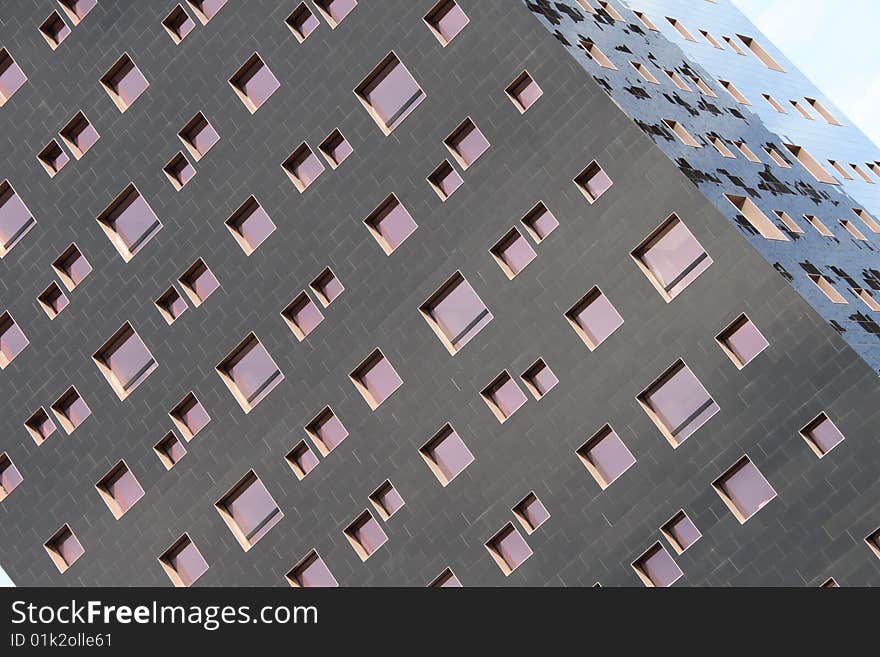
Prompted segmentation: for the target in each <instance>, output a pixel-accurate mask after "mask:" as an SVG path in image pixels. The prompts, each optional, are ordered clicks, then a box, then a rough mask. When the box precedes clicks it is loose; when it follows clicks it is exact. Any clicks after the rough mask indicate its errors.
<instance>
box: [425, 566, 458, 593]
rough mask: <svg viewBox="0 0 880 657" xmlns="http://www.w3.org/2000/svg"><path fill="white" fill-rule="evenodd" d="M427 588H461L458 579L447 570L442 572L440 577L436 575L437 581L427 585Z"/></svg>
mask: <svg viewBox="0 0 880 657" xmlns="http://www.w3.org/2000/svg"><path fill="white" fill-rule="evenodd" d="M428 586H430V587H432V588H438V589H442V588H461V582H460V581H459V579H458V577H456V576H455V573H453V572H452V571H451V570H449V568H447V569H446V570H444V571H443V572H442V573H440V575H438V577H437V579H435V580H434V581H433V582H431V583H430V584H428Z"/></svg>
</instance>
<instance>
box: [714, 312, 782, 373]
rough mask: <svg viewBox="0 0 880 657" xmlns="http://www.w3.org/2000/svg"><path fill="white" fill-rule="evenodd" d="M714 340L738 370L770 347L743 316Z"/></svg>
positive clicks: (759, 332)
mask: <svg viewBox="0 0 880 657" xmlns="http://www.w3.org/2000/svg"><path fill="white" fill-rule="evenodd" d="M715 340H716V341H717V342H718V344H719V345H720V346H721V349H722V350H723V351H724V353H725V354H727V357H728V358H730V360H732V361H733V364H734V365H736V368H737V369H739V370H741V369H742V368H744V367H745V366H746V365H748V364H749V363H751V362H752V360H754V358H755V357H756V356H757V355H758V354H760V353H761V352H762V351H764V350H765V349H766V348H767V347H768V346H770V343H769V342H767V338H765V337H764V336H763V335H762V334H761V331H759V330H758V327H757V326H755V325H754V324H753V323H752V320H750V319H749V318H748V317H746V315H744V314H743V315H740V316H739V317H737V318H736V320H734V322H733V324H731V325H730V326H728V327H727V328H726V329H724V330H723V331H722V332H721V333H719V334H718V335H717V336H716V337H715Z"/></svg>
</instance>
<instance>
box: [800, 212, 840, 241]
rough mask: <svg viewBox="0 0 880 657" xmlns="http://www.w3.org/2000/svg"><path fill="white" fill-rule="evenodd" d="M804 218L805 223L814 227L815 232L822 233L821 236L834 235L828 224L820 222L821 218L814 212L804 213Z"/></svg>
mask: <svg viewBox="0 0 880 657" xmlns="http://www.w3.org/2000/svg"><path fill="white" fill-rule="evenodd" d="M804 219H806V220H807V223H808V224H810V225H811V226H812V227H813V228H815V229H816V232H817V233H819V234H820V235H822V237H832V238H833V237H834V233H832V232H831V230H829V228H828V226H826V225H825V224H823V223H822V220H821V219H819V217H817V216H816V215H814V214H805V215H804Z"/></svg>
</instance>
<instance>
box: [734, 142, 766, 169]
mask: <svg viewBox="0 0 880 657" xmlns="http://www.w3.org/2000/svg"><path fill="white" fill-rule="evenodd" d="M733 145H734V146H736V148H737V150H738V151H739V152H740V153H742V154H743V155H744V156H745V158H746V159H747V160H748V161H749V162H755V163H757V164H760V163H761V160H760V159H759V158H758V156H757V155H755V153H754V152H753V151H752V149H751V148H749V145H748V144H746V142H744V141H743V140H742V139H734V140H733Z"/></svg>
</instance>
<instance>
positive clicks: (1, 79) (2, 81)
mask: <svg viewBox="0 0 880 657" xmlns="http://www.w3.org/2000/svg"><path fill="white" fill-rule="evenodd" d="M25 82H27V76H26V75H25V74H24V71H22V70H21V67H20V66H19V65H18V64H16V63H15V60H14V59H12V55H10V54H9V52H8V51H7V50H6V48H0V107H3V106H4V105H5V104H6V102H7V101H8V100H9V99H10V98H12V96H13V94H15V92H16V91H18V90H19V89H20V88H21V86H22V85H23V84H24V83H25Z"/></svg>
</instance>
